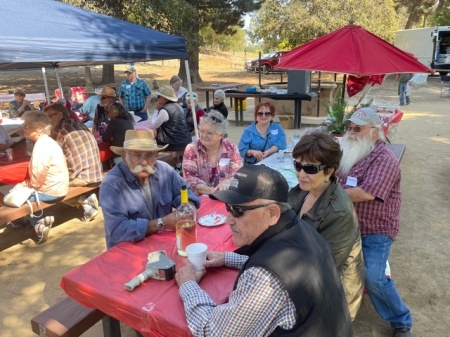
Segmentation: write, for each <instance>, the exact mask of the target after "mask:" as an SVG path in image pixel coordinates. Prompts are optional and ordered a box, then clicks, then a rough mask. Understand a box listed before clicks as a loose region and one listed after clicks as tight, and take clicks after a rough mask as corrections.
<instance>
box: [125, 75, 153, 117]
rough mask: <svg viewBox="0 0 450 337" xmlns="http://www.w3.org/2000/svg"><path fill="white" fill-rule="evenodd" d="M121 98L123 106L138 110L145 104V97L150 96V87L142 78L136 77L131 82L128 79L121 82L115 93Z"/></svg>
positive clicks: (130, 109)
mask: <svg viewBox="0 0 450 337" xmlns="http://www.w3.org/2000/svg"><path fill="white" fill-rule="evenodd" d="M117 96H118V97H120V98H122V99H123V102H124V104H125V107H126V108H127V109H128V110H129V111H135V112H139V111H141V110H142V109H143V108H144V106H145V98H146V97H147V96H150V89H149V88H148V86H147V83H145V81H144V80H142V79H140V78H136V81H135V82H134V83H133V84H131V82H130V81H129V80H125V81H123V82H122V84H121V85H120V88H119V92H118V94H117Z"/></svg>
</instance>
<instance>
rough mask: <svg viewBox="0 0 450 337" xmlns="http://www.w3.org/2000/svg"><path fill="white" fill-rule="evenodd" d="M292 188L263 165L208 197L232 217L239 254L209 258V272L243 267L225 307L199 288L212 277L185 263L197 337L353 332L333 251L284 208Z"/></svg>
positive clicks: (187, 303)
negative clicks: (219, 204) (217, 201)
mask: <svg viewBox="0 0 450 337" xmlns="http://www.w3.org/2000/svg"><path fill="white" fill-rule="evenodd" d="M288 189H289V187H288V184H287V182H286V180H285V179H284V178H283V176H282V175H281V174H280V173H279V172H278V171H275V170H273V169H271V168H268V167H267V166H264V165H251V166H244V167H242V168H241V169H239V171H238V172H237V173H236V175H235V176H234V178H233V180H232V182H231V184H230V187H229V189H228V190H225V191H219V192H215V193H214V194H211V195H210V197H211V198H214V199H218V200H220V201H223V202H224V203H225V205H226V209H227V211H228V216H227V219H226V223H227V224H228V225H229V226H230V229H231V234H232V238H233V243H234V244H235V245H236V246H239V247H240V248H239V249H237V250H236V251H234V252H213V251H208V252H207V260H206V261H205V262H204V263H203V266H204V267H206V268H209V267H219V266H224V265H225V266H227V267H232V268H239V269H240V271H239V274H238V276H237V279H236V282H235V284H234V289H233V291H232V292H231V293H230V295H229V300H228V302H227V303H224V304H221V305H217V304H216V303H214V301H213V300H212V299H211V298H210V297H209V295H208V294H207V293H205V292H204V291H203V290H202V289H201V288H200V286H199V284H198V282H199V281H200V279H201V278H202V277H203V275H204V274H205V273H206V272H207V271H205V270H200V271H196V270H195V269H194V267H193V265H192V264H191V263H190V262H189V261H188V260H186V261H185V263H186V265H185V266H184V267H182V268H178V270H177V273H176V275H175V278H176V281H177V284H178V286H179V287H180V289H179V294H180V296H181V299H182V300H183V303H184V308H185V311H186V318H187V323H188V327H189V329H190V330H191V332H192V334H193V335H194V336H203V335H204V333H205V332H207V335H208V336H235V337H237V336H245V337H251V336H254V337H263V336H281V335H283V336H303V337H319V336H320V337H331V336H333V337H350V336H352V326H351V320H350V313H349V311H348V306H347V302H346V300H345V296H344V291H343V289H342V285H341V281H340V278H339V275H338V272H337V269H336V265H335V264H334V260H333V258H332V256H331V249H330V247H329V245H328V243H327V242H326V241H325V240H324V239H323V238H322V237H321V235H320V234H319V233H318V232H317V231H316V230H315V229H314V228H313V227H312V226H311V225H309V224H308V223H306V222H304V221H303V220H300V219H299V218H298V217H297V215H296V214H295V213H294V211H292V209H291V207H290V206H289V204H288V203H287V201H288Z"/></svg>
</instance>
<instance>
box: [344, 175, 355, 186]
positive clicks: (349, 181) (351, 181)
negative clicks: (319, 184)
mask: <svg viewBox="0 0 450 337" xmlns="http://www.w3.org/2000/svg"><path fill="white" fill-rule="evenodd" d="M345 185H347V186H351V187H356V186H358V179H356V177H347V182H346V183H345Z"/></svg>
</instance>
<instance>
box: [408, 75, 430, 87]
mask: <svg viewBox="0 0 450 337" xmlns="http://www.w3.org/2000/svg"><path fill="white" fill-rule="evenodd" d="M427 81H428V74H425V73H417V74H414V76H413V77H412V78H411V79H410V80H409V84H410V85H411V86H412V88H413V89H419V88H421V87H426V86H427V85H428V84H427Z"/></svg>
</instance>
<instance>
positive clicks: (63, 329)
mask: <svg viewBox="0 0 450 337" xmlns="http://www.w3.org/2000/svg"><path fill="white" fill-rule="evenodd" d="M100 320H102V325H103V336H105V337H120V335H121V333H120V322H119V321H117V320H116V319H113V318H111V317H109V316H106V315H105V314H104V313H103V312H101V311H100V310H97V309H89V308H87V307H85V306H84V305H82V304H80V303H78V302H77V301H75V300H73V299H71V298H70V297H66V298H64V299H63V300H61V301H59V302H58V303H56V304H54V305H52V306H51V307H50V308H48V309H47V310H44V311H43V312H41V313H40V314H38V315H36V316H35V317H33V318H32V319H31V329H32V330H33V332H34V333H36V334H37V335H39V336H41V337H76V336H80V335H81V334H83V333H84V332H86V331H87V330H89V329H90V328H92V327H93V326H94V325H95V324H96V323H97V322H99V321H100Z"/></svg>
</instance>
